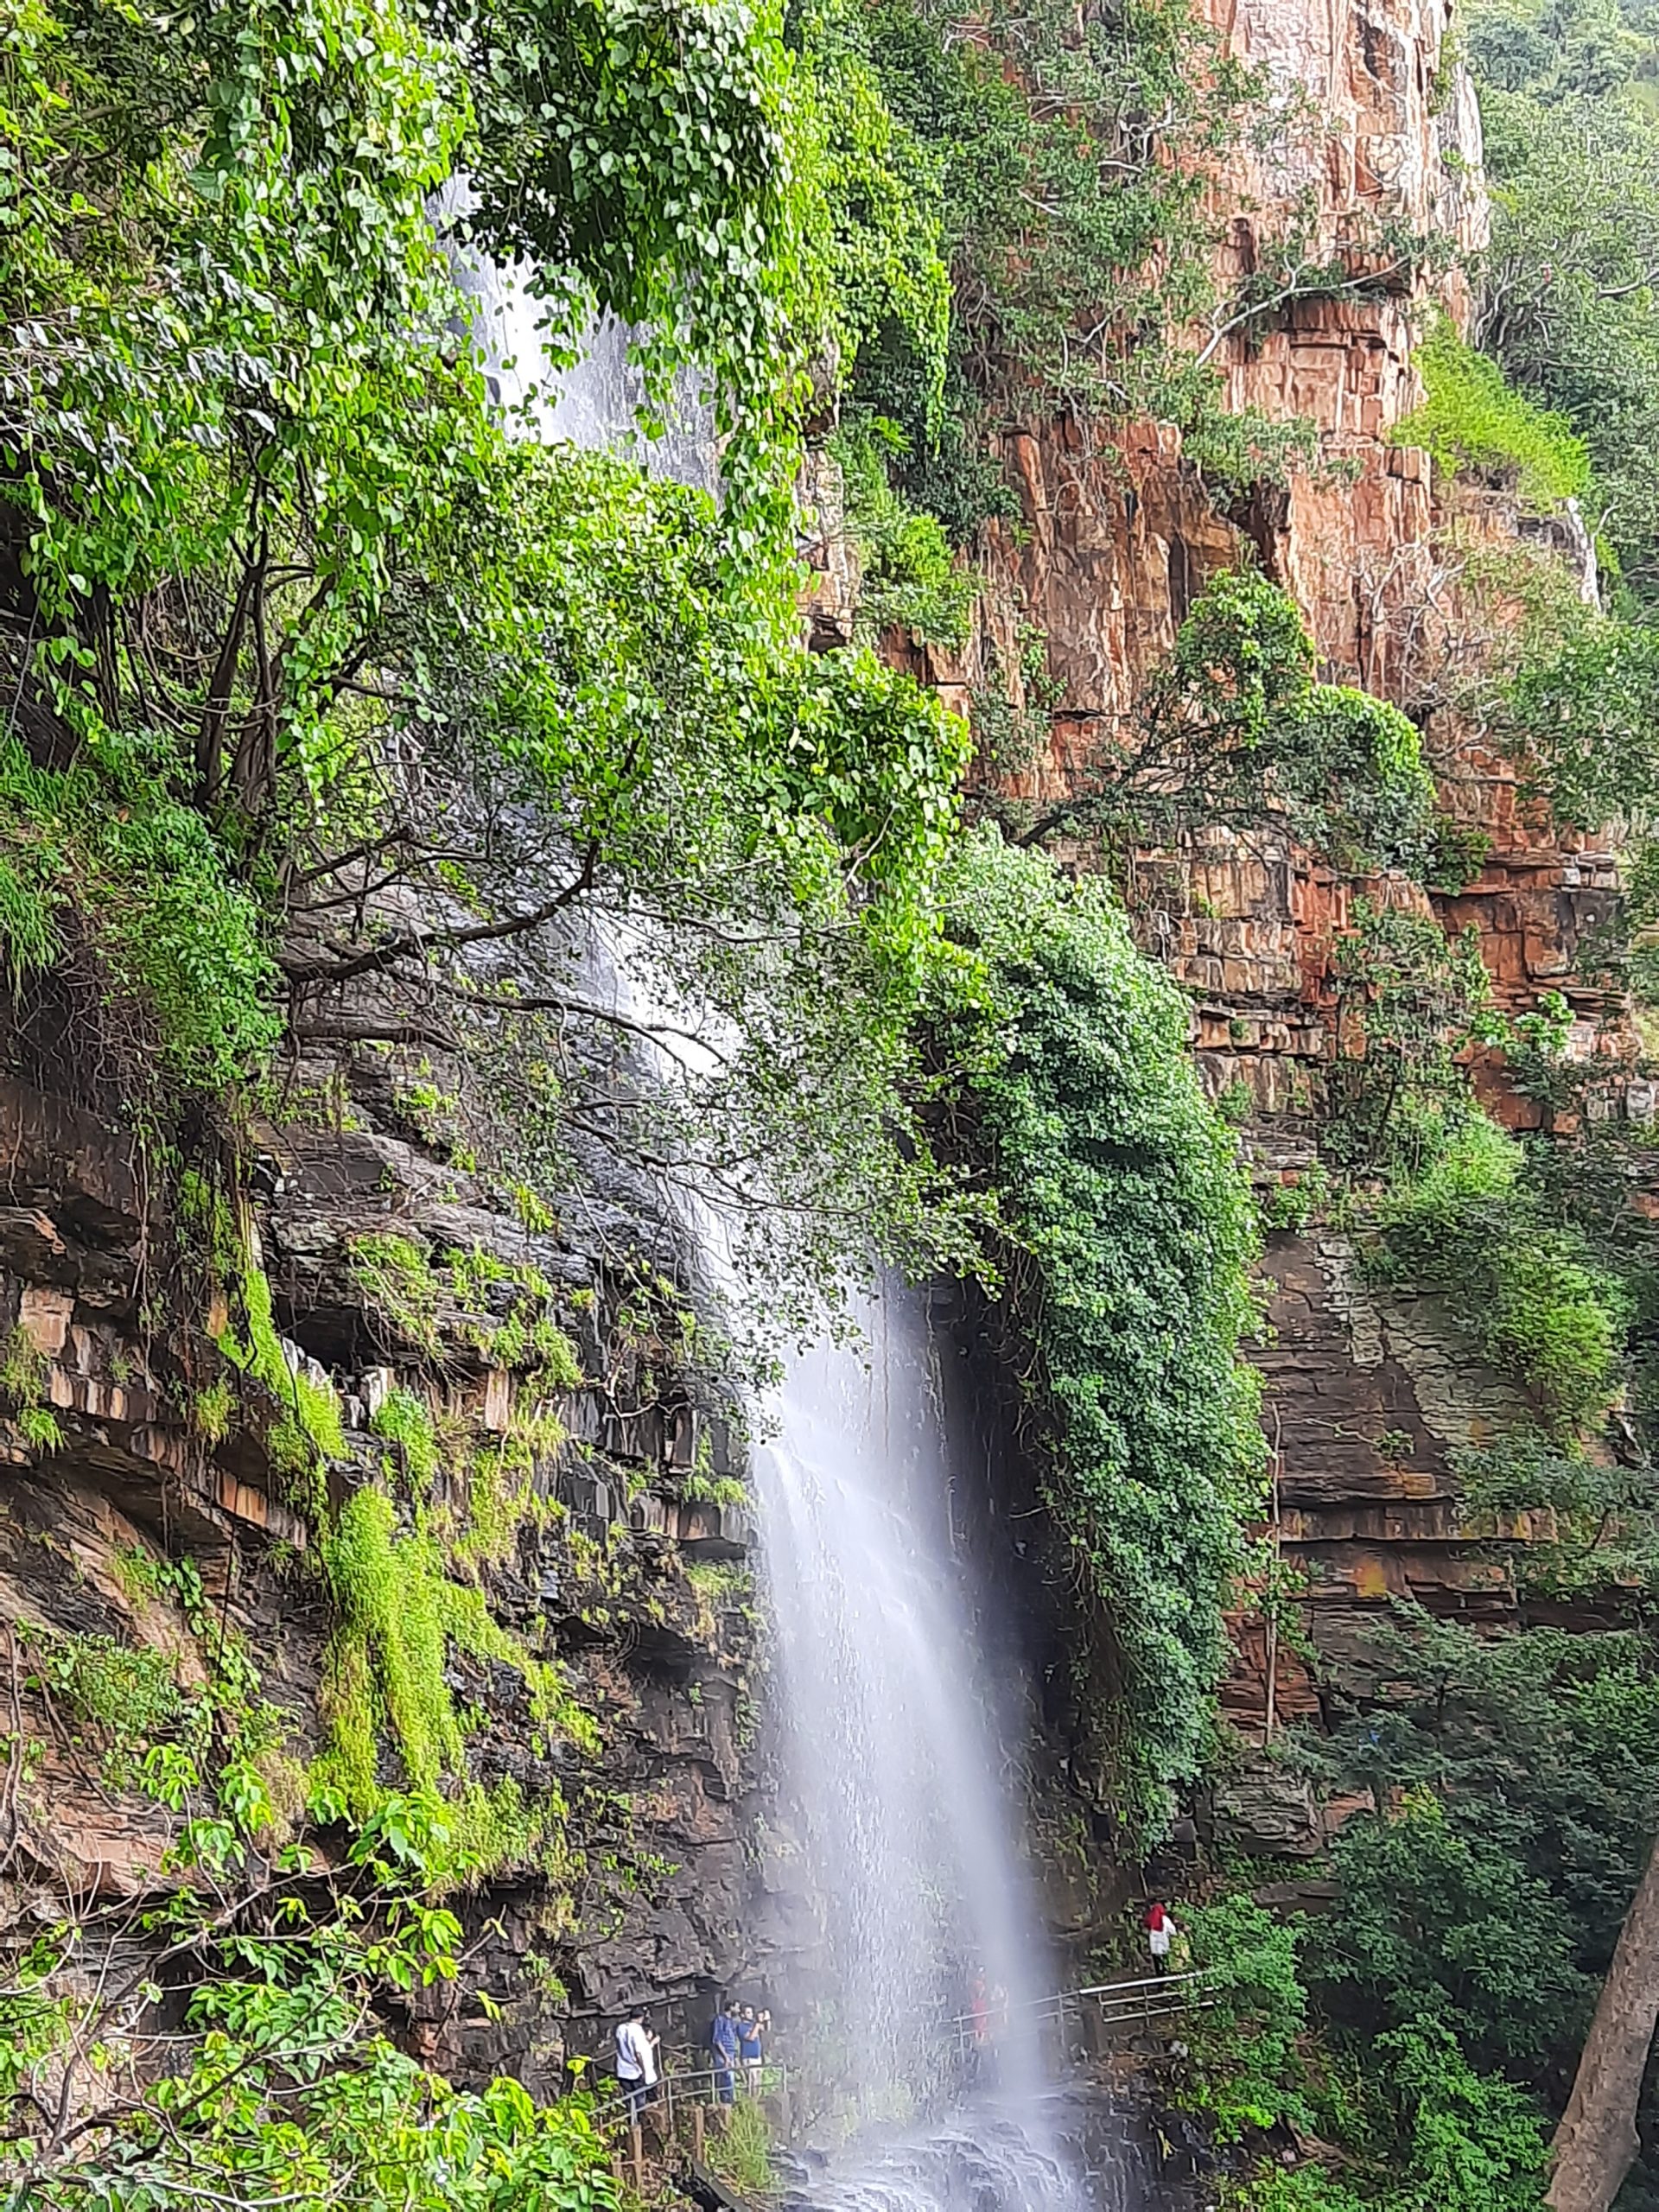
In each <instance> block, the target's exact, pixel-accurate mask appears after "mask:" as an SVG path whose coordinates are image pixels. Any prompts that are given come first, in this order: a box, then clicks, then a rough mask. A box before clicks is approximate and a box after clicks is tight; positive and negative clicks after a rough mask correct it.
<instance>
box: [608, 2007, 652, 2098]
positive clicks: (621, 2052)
mask: <svg viewBox="0 0 1659 2212" xmlns="http://www.w3.org/2000/svg"><path fill="white" fill-rule="evenodd" d="M616 2078H617V2080H618V2081H619V2082H620V2083H621V2084H622V2094H623V2097H624V2099H625V2101H626V2104H627V2107H628V2125H629V2126H630V2127H638V2126H639V2115H640V2113H642V2112H644V2110H645V2107H646V2106H647V2105H648V2104H649V2103H650V2102H651V2095H652V2090H653V2089H654V2088H656V2087H657V2038H656V2037H655V2036H653V2035H652V2032H651V2031H650V2029H649V2028H647V2027H646V2025H645V2014H644V2013H643V2012H641V2011H640V2009H639V2006H638V2005H634V2006H632V2008H631V2009H630V2010H629V2011H628V2012H625V2013H624V2014H623V2016H622V2024H621V2026H620V2028H618V2030H617V2031H616Z"/></svg>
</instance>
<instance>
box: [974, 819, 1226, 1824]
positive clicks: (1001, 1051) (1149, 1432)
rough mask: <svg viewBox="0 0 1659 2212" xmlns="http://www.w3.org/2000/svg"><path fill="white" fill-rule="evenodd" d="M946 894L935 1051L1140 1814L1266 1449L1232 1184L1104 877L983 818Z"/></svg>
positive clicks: (1180, 1004)
mask: <svg viewBox="0 0 1659 2212" xmlns="http://www.w3.org/2000/svg"><path fill="white" fill-rule="evenodd" d="M949 911H950V927H951V930H952V933H953V935H954V936H955V937H956V938H957V940H958V942H959V943H960V944H962V945H963V947H964V948H965V949H967V950H969V951H970V952H971V954H972V957H973V966H972V969H971V970H970V971H969V972H970V976H971V978H972V981H971V985H970V987H969V990H968V992H967V995H966V997H965V1000H964V1001H963V1002H962V1003H959V1004H958V1006H957V1007H955V1008H953V1009H947V1010H946V1011H945V1013H944V1016H943V1017H942V1020H941V1023H940V1034H939V1044H938V1050H939V1055H940V1058H941V1063H942V1065H944V1067H945V1068H947V1069H948V1070H949V1071H950V1081H951V1088H952V1096H953V1098H954V1099H955V1101H956V1102H957V1104H958V1106H959V1109H960V1110H962V1111H963V1112H964V1113H966V1114H967V1115H968V1116H969V1117H970V1119H971V1122H972V1125H973V1127H974V1128H975V1130H976V1145H977V1146H978V1147H981V1148H982V1158H983V1159H984V1160H985V1161H986V1163H987V1168H988V1173H989V1175H990V1178H991V1179H992V1182H993V1184H994V1186H995V1191H996V1193H997V1198H998V1204H999V1207H1000V1211H1001V1221H1002V1224H1003V1227H1004V1233H1005V1238H1006V1246H1005V1256H1006V1267H1007V1298H1008V1303H1009V1325H1010V1328H1011V1330H1012V1331H1013V1332H1014V1335H1015V1336H1016V1337H1017V1338H1018V1339H1019V1340H1020V1344H1021V1349H1022V1355H1023V1356H1022V1357H1021V1358H1020V1371H1022V1372H1024V1373H1026V1374H1027V1375H1028V1376H1030V1377H1031V1383H1032V1388H1033V1399H1034V1405H1035V1412H1036V1416H1037V1420H1038V1422H1039V1430H1040V1433H1041V1435H1042V1437H1043V1440H1044V1444H1045V1447H1046V1456H1047V1469H1048V1471H1047V1478H1046V1479H1047V1484H1048V1497H1049V1503H1050V1505H1051V1507H1052V1511H1053V1513H1054V1516H1055V1518H1056V1522H1057V1526H1058V1530H1059V1532H1060V1535H1061V1537H1062V1540H1063V1541H1065V1543H1066V1544H1067V1546H1068V1547H1069V1548H1070V1550H1071V1556H1072V1563H1073V1567H1074V1571H1075V1572H1076V1573H1077V1576H1078V1578H1079V1580H1080V1581H1081V1584H1082V1586H1083V1587H1084V1589H1085V1590H1086V1591H1088V1592H1089V1593H1090V1596H1091V1598H1092V1599H1093V1600H1094V1601H1095V1604H1096V1606H1097V1608H1098V1613H1097V1616H1096V1634H1097V1635H1098V1637H1100V1638H1101V1639H1102V1641H1103V1643H1104V1644H1105V1646H1106V1647H1107V1649H1109V1651H1110V1653H1111V1654H1112V1657H1113V1662H1114V1665H1115V1668H1116V1674H1117V1677H1118V1689H1119V1692H1120V1694H1119V1696H1118V1698H1117V1700H1116V1703H1115V1705H1114V1707H1113V1709H1112V1715H1111V1724H1112V1726H1113V1727H1114V1729H1115V1731H1116V1746H1115V1748H1116V1768H1117V1789H1118V1793H1119V1795H1118V1802H1119V1808H1120V1810H1121V1812H1122V1815H1123V1816H1124V1818H1125V1819H1126V1820H1127V1821H1129V1822H1130V1823H1131V1824H1132V1825H1133V1826H1134V1827H1135V1828H1136V1829H1137V1830H1144V1829H1146V1828H1155V1827H1157V1826H1158V1825H1159V1823H1160V1821H1161V1819H1162V1818H1163V1817H1164V1815H1165V1813H1166V1790H1167V1788H1168V1785H1169V1784H1171V1783H1173V1782H1176V1781H1179V1780H1184V1779H1185V1778H1187V1777H1190V1776H1191V1775H1192V1774H1193V1773H1194V1772H1195V1771H1196V1769H1197V1764H1198V1757H1199V1752H1200V1749H1201V1746H1202V1744H1203V1742H1204V1739H1205V1731H1206V1726H1207V1719H1208V1713H1209V1700H1210V1695H1211V1690H1212V1688H1213V1685H1214V1682H1215V1679H1216V1675H1217V1669H1218V1668H1219V1666H1220V1663H1221V1659H1222V1655H1223V1651H1224V1633H1223V1628H1222V1605H1223V1602H1224V1592H1225V1590H1226V1586H1227V1583H1228V1579H1229V1577H1230V1574H1231V1573H1232V1572H1233V1570H1234V1568H1235V1567H1236V1565H1237V1563H1238V1560H1239V1559H1240V1556H1241V1539H1240V1530H1241V1522H1242V1521H1243V1518H1244V1516H1246V1515H1247V1514H1248V1513H1249V1510H1250V1509H1251V1506H1252V1504H1253V1503H1254V1500H1255V1496H1256V1491H1257V1484H1258V1480H1259V1477H1260V1472H1261V1464H1262V1447H1261V1438H1260V1433H1259V1430H1258V1428H1257V1427H1256V1423H1255V1390H1254V1388H1253V1377H1252V1376H1251V1375H1250V1373H1249V1370H1247V1369H1245V1368H1243V1366H1242V1365H1241V1363H1239V1361H1238V1358H1237V1349H1236V1348H1237V1343H1238V1338H1239V1335H1240V1332H1241V1331H1243V1329H1244V1328H1246V1327H1247V1326H1248V1325H1249V1322H1250V1320H1251V1318H1252V1316H1253V1312H1254V1308H1253V1306H1252V1303H1251V1299H1250V1294H1249V1267H1250V1263H1251V1261H1252V1259H1253V1257H1254V1255H1255V1232H1254V1227H1253V1224H1252V1220H1251V1216H1250V1209H1249V1202H1248V1198H1247V1195H1246V1188H1245V1185H1244V1182H1243V1176H1242V1173H1241V1171H1240V1169H1239V1166H1238V1163H1237V1160H1236V1154H1235V1149H1234V1140H1233V1137H1232V1134H1231V1132H1230V1130H1229V1129H1228V1128H1226V1127H1225V1125H1224V1123H1223V1122H1221V1120H1220V1119H1219V1118H1218V1117H1217V1115H1216V1114H1215V1113H1214V1112H1213V1110H1212V1109H1211V1108H1210V1107H1209V1106H1208V1105H1206V1103H1205V1100H1204V1097H1203V1095H1202V1093H1201V1091H1200V1090H1199V1088H1198V1082H1197V1078H1196V1077H1195V1075H1194V1073H1193V1071H1192V1066H1191V1063H1190V1061H1189V1060H1188V1058H1187V1057H1186V1052H1185V1036H1186V1010H1185V1004H1184V1001H1182V1000H1181V998H1180V996H1179V993H1177V991H1176V990H1175V989H1174V988H1173V985H1172V984H1171V983H1170V982H1168V980H1167V979H1166V976H1164V974H1163V973H1162V971H1161V970H1160V969H1158V968H1156V967H1155V966H1154V965H1153V964H1152V963H1150V962H1149V961H1147V959H1145V958H1144V957H1142V956H1141V954H1140V953H1139V952H1138V951H1137V950H1136V949H1135V944H1134V942H1133V940H1132V938H1130V935H1129V932H1128V927H1127V925H1126V924H1125V922H1124V919H1123V916H1122V912H1121V910H1120V909H1119V908H1118V906H1117V905H1116V901H1115V899H1114V898H1113V896H1112V894H1111V893H1110V891H1109V888H1108V887H1106V886H1105V884H1104V883H1103V882H1102V881H1101V880H1097V879H1096V880H1090V879H1084V880H1082V881H1081V882H1077V883H1075V884H1073V883H1069V882H1068V881H1067V880H1066V879H1065V877H1063V876H1062V875H1061V874H1059V873H1058V870H1057V869H1056V868H1054V867H1053V866H1052V863H1050V862H1049V861H1047V860H1046V859H1045V858H1043V857H1042V856H1041V855H1037V854H1033V853H1030V852H1023V853H1022V852H1019V851H1016V850H1014V849H1007V848H1005V847H1004V846H1003V845H1002V844H1001V842H1000V840H998V839H997V838H996V837H995V836H994V835H986V836H982V837H980V838H978V839H976V840H975V841H973V842H970V843H969V844H967V845H965V846H964V848H963V852H962V854H961V855H960V858H959V860H958V861H957V870H956V874H955V876H954V879H953V880H952V883H951V887H950V910H949Z"/></svg>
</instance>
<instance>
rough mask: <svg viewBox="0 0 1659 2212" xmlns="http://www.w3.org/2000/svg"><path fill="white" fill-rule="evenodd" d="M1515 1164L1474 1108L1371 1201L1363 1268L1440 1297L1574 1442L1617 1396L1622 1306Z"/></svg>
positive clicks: (1613, 1281)
mask: <svg viewBox="0 0 1659 2212" xmlns="http://www.w3.org/2000/svg"><path fill="white" fill-rule="evenodd" d="M1522 1158H1523V1155H1522V1151H1521V1147H1519V1145H1517V1144H1516V1142H1515V1141H1514V1140H1513V1139H1512V1138H1509V1137H1506V1136H1505V1135H1503V1132H1502V1131H1501V1130H1500V1129H1498V1128H1497V1126H1496V1125H1495V1124H1494V1123H1492V1122H1488V1121H1486V1120H1485V1119H1484V1117H1483V1116H1480V1115H1478V1113H1475V1112H1473V1111H1471V1114H1470V1116H1469V1118H1468V1119H1466V1120H1465V1122H1463V1123H1462V1124H1461V1126H1460V1127H1459V1128H1458V1129H1457V1131H1456V1132H1455V1134H1454V1135H1452V1136H1451V1138H1450V1140H1449V1141H1447V1143H1446V1147H1445V1149H1444V1150H1443V1151H1442V1152H1441V1153H1440V1155H1439V1156H1438V1157H1437V1158H1436V1159H1435V1160H1433V1163H1432V1164H1431V1165H1430V1166H1429V1167H1428V1169H1427V1172H1426V1173H1424V1174H1423V1175H1422V1176H1421V1178H1420V1179H1416V1180H1414V1181H1412V1182H1409V1183H1407V1184H1406V1185H1404V1186H1403V1187H1402V1188H1401V1189H1399V1190H1397V1191H1396V1192H1394V1193H1393V1194H1391V1195H1390V1196H1389V1198H1386V1199H1384V1200H1383V1202H1382V1204H1381V1205H1379V1207H1378V1209H1377V1211H1376V1225H1377V1231H1378V1236H1379V1240H1380V1241H1379V1244H1378V1246H1377V1248H1376V1249H1373V1250H1372V1251H1371V1253H1370V1255H1369V1258H1368V1265H1369V1268H1370V1272H1371V1274H1373V1276H1374V1277H1375V1278H1376V1280H1378V1281H1402V1280H1403V1281H1408V1282H1411V1283H1414V1284H1417V1285H1421V1286H1422V1287H1427V1288H1429V1289H1433V1290H1439V1291H1440V1292H1443V1293H1444V1294H1446V1296H1447V1297H1448V1299H1449V1300H1450V1301H1451V1303H1452V1311H1453V1312H1454V1313H1456V1314H1457V1315H1458V1316H1459V1317H1460V1319H1461V1320H1462V1322H1463V1325H1465V1326H1466V1327H1467V1328H1468V1330H1469V1331H1470V1332H1471V1335H1472V1336H1473V1338H1474V1339H1475V1341H1476V1343H1477V1344H1478V1345H1479V1346H1480V1348H1481V1350H1482V1351H1483V1352H1484V1354H1485V1355H1486V1357H1488V1358H1489V1359H1490V1360H1491V1362H1492V1363H1493V1365H1494V1366H1496V1367H1497V1368H1498V1369H1500V1370H1502V1371H1503V1372H1504V1373H1506V1374H1509V1375H1512V1376H1514V1377H1515V1379H1516V1381H1517V1382H1518V1383H1521V1384H1522V1387H1523V1388H1524V1389H1526V1390H1527V1391H1528V1392H1529V1394H1530V1395H1531V1396H1532V1398H1533V1400H1534V1401H1535V1404H1536V1406H1537V1408H1538V1415H1539V1419H1540V1421H1541V1423H1542V1424H1543V1426H1544V1427H1546V1428H1547V1429H1548V1431H1549V1432H1550V1433H1552V1434H1554V1435H1556V1436H1560V1437H1570V1436H1572V1435H1573V1434H1574V1433H1576V1432H1577V1431H1579V1430H1580V1429H1581V1428H1583V1427H1587V1426H1594V1425H1597V1424H1599V1421H1600V1420H1601V1419H1602V1417H1603V1416H1604V1415H1605V1413H1606V1411H1607V1408H1608V1407H1609V1406H1610V1405H1611V1402H1612V1400H1613V1397H1614V1395H1615V1394H1616V1392H1617V1391H1618V1387H1619V1383H1620V1378H1621V1373H1622V1354H1623V1351H1624V1332H1625V1327H1626V1324H1627V1321H1628V1319H1629V1306H1628V1302H1627V1300H1626V1298H1625V1296H1624V1291H1623V1288H1622V1286H1621V1285H1620V1284H1619V1282H1618V1280H1617V1278H1616V1277H1614V1276H1613V1275H1612V1274H1610V1273H1609V1272H1608V1271H1607V1270H1606V1269H1605V1268H1601V1267H1599V1266H1598V1265H1596V1264H1595V1262H1594V1261H1593V1260H1592V1256H1591V1255H1590V1253H1589V1251H1588V1249H1586V1244H1585V1243H1584V1240H1583V1239H1582V1238H1581V1237H1580V1236H1575V1235H1574V1234H1573V1233H1572V1232H1571V1231H1569V1230H1562V1229H1552V1228H1550V1227H1548V1226H1547V1225H1546V1224H1544V1223H1543V1222H1542V1220H1541V1218H1540V1216H1539V1213H1538V1210H1537V1208H1536V1206H1535V1205H1534V1204H1532V1203H1531V1202H1530V1201H1529V1198H1528V1195H1527V1193H1526V1192H1525V1190H1524V1188H1523V1187H1522V1184H1521V1180H1520V1178H1521V1169H1522Z"/></svg>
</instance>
